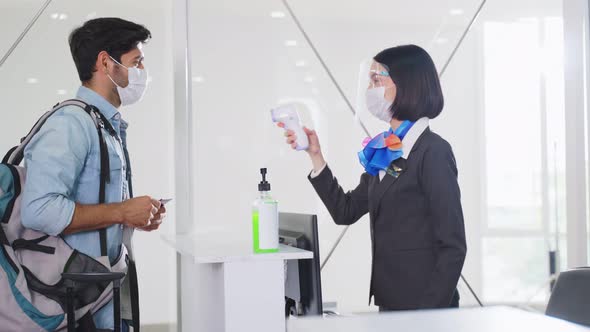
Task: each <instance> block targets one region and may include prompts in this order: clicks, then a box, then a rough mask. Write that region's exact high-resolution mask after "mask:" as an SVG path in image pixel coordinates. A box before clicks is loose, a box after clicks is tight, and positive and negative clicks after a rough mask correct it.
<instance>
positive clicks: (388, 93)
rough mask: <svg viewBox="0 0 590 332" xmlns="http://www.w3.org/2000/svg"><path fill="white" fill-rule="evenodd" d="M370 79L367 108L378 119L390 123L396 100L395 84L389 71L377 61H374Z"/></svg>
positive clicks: (366, 97)
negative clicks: (392, 107)
mask: <svg viewBox="0 0 590 332" xmlns="http://www.w3.org/2000/svg"><path fill="white" fill-rule="evenodd" d="M369 79H370V82H369V87H368V88H367V91H366V94H365V101H366V106H367V110H368V111H369V113H371V114H372V115H373V116H374V117H376V118H377V119H379V120H381V121H385V122H387V123H389V122H390V121H391V119H392V117H393V114H391V105H393V101H394V100H395V94H396V88H395V84H394V83H393V80H392V79H391V77H389V72H387V71H386V70H384V69H383V68H381V67H380V65H379V64H377V63H373V66H372V68H371V70H370V71H369Z"/></svg>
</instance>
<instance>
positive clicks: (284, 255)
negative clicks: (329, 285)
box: [162, 233, 313, 264]
mask: <svg viewBox="0 0 590 332" xmlns="http://www.w3.org/2000/svg"><path fill="white" fill-rule="evenodd" d="M162 239H163V240H164V241H165V242H166V243H168V244H169V245H170V246H172V247H173V248H174V249H175V250H176V251H177V252H179V253H180V254H181V255H186V256H191V257H193V258H194V260H195V263H197V264H210V263H226V262H236V261H255V260H290V259H311V258H313V253H312V252H311V251H306V250H301V249H298V248H294V247H290V246H286V245H280V247H279V252H277V253H269V254H254V252H253V250H252V247H251V246H249V245H248V244H247V243H244V241H241V240H240V239H238V238H237V237H236V234H231V233H211V234H208V233H200V234H196V235H195V234H187V235H162Z"/></svg>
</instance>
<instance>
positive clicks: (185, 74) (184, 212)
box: [171, 0, 194, 331]
mask: <svg viewBox="0 0 590 332" xmlns="http://www.w3.org/2000/svg"><path fill="white" fill-rule="evenodd" d="M189 2H190V1H189V0H173V1H172V25H173V26H172V37H173V48H172V50H173V56H172V59H173V62H174V131H175V133H174V146H175V151H174V161H171V162H173V164H174V167H175V197H174V198H175V208H176V234H186V233H190V232H191V231H192V229H193V222H194V218H193V216H194V214H193V209H192V206H193V204H192V199H193V194H192V191H193V188H194V183H193V172H194V167H193V162H192V156H193V153H192V152H193V134H192V130H193V126H192V124H193V117H192V79H191V52H190V38H189V22H190V17H189V16H190V10H189V9H190V6H189ZM181 276H182V264H181V259H180V255H177V259H176V279H177V283H176V285H177V286H176V287H177V292H176V293H177V308H178V309H177V312H178V317H177V324H178V328H177V329H178V331H183V328H182V302H181V293H182V290H183V283H182V281H183V280H182V278H181Z"/></svg>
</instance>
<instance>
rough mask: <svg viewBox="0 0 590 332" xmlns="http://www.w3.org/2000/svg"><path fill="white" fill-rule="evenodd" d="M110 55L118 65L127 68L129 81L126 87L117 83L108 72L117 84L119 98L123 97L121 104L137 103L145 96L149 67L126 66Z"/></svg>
mask: <svg viewBox="0 0 590 332" xmlns="http://www.w3.org/2000/svg"><path fill="white" fill-rule="evenodd" d="M109 57H110V58H111V60H113V61H114V62H115V63H116V64H117V65H119V66H121V67H123V68H125V69H127V80H128V82H129V83H128V84H127V86H126V87H122V86H121V85H120V84H117V82H115V80H114V79H113V78H112V77H111V75H109V74H107V76H108V77H109V78H110V79H111V81H112V82H113V84H115V85H116V86H117V92H118V93H119V98H120V99H121V105H122V106H127V105H131V104H135V103H137V102H138V101H140V100H141V98H143V95H144V94H145V91H146V89H147V81H148V73H147V69H140V68H138V67H125V66H124V65H122V64H121V63H119V61H117V60H115V59H114V58H113V57H111V56H109Z"/></svg>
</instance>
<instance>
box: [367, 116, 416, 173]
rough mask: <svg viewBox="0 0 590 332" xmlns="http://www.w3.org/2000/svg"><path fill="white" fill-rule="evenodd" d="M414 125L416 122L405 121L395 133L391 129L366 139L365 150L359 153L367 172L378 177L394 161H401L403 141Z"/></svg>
mask: <svg viewBox="0 0 590 332" xmlns="http://www.w3.org/2000/svg"><path fill="white" fill-rule="evenodd" d="M413 125H414V122H410V121H404V122H402V124H401V125H400V126H399V127H398V128H397V129H396V130H395V131H393V129H391V128H390V129H389V130H388V131H385V132H382V133H381V134H379V135H377V136H375V137H374V138H373V139H369V138H367V139H365V141H364V142H363V144H364V145H365V148H364V149H363V150H362V151H360V152H359V153H358V156H359V160H360V162H361V165H363V167H364V168H365V171H366V172H367V173H369V174H370V175H373V176H376V175H377V174H379V171H381V170H383V171H386V170H387V168H388V167H389V165H391V163H392V162H393V161H394V160H397V159H399V158H400V157H401V156H402V155H403V151H402V140H403V139H404V137H405V136H406V134H407V133H408V131H410V128H412V126H413Z"/></svg>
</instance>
